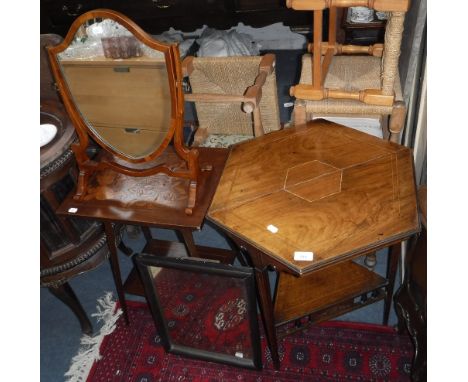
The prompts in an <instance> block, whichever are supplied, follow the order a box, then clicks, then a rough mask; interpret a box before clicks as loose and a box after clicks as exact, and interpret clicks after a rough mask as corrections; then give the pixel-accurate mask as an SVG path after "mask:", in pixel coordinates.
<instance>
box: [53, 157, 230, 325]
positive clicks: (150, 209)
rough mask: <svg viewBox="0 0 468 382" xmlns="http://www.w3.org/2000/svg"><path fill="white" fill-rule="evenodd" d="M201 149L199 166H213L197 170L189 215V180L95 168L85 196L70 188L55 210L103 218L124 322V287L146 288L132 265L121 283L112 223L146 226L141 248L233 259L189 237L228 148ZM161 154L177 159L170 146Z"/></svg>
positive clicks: (202, 213)
mask: <svg viewBox="0 0 468 382" xmlns="http://www.w3.org/2000/svg"><path fill="white" fill-rule="evenodd" d="M199 151H200V165H201V166H202V167H203V166H204V165H205V164H210V165H211V166H212V169H211V170H210V171H202V172H201V176H200V180H199V185H198V187H199V188H198V192H197V202H196V207H195V208H194V210H193V214H192V215H187V214H185V212H184V210H185V206H186V200H187V191H186V190H187V186H188V184H187V182H188V180H185V179H182V178H174V177H169V176H167V175H165V174H156V175H153V176H148V177H144V178H138V177H131V176H126V175H124V174H119V173H116V172H114V171H111V170H104V171H100V172H96V173H95V174H94V175H93V178H91V179H90V182H89V186H88V190H87V195H86V197H85V198H84V200H80V201H76V200H74V199H73V195H74V193H73V192H71V193H70V194H69V195H68V197H67V198H66V199H65V200H64V201H63V203H62V204H61V205H60V207H59V208H58V210H57V214H59V215H65V216H74V217H80V218H85V219H92V220H98V221H102V222H103V224H104V227H105V232H106V235H107V245H108V246H109V251H110V263H111V267H112V274H113V277H114V282H115V285H116V289H117V294H118V296H119V300H120V304H121V306H122V310H123V312H124V316H125V318H126V319H127V322H128V316H127V306H126V303H125V298H124V291H125V292H127V293H130V294H136V295H140V296H144V290H143V286H142V285H141V282H140V279H139V277H138V275H137V273H136V270H135V269H133V270H132V272H131V273H130V275H129V276H128V278H127V281H126V282H125V286H124V285H122V278H121V274H120V266H119V262H118V257H117V246H116V242H118V238H116V235H115V229H114V226H115V225H121V224H134V225H138V226H142V227H144V228H143V232H144V233H145V238H146V240H147V244H146V246H145V248H144V249H143V252H145V253H155V254H158V255H162V256H164V255H167V254H169V253H171V255H172V256H173V255H174V254H176V255H177V254H179V255H180V256H184V255H185V256H186V255H187V254H189V255H190V256H193V257H199V256H200V255H201V254H203V257H208V258H212V259H216V260H220V261H222V262H231V261H232V260H233V258H234V253H233V252H232V251H228V250H224V249H218V248H216V249H213V248H210V247H201V246H197V245H195V243H194V241H193V236H192V232H193V231H194V230H199V229H201V227H202V225H203V222H204V219H205V215H206V212H207V210H208V207H209V205H210V203H211V200H212V198H213V195H214V192H215V190H216V186H217V184H218V182H219V179H220V177H221V173H222V170H223V168H224V164H225V162H226V158H227V156H228V153H229V150H227V149H216V148H199ZM164 155H165V158H166V160H167V161H168V162H170V161H172V160H177V158H176V157H175V156H174V155H175V154H173V153H172V152H171V150H167V152H166V153H165V154H164ZM163 160H164V158H163ZM148 227H157V228H165V229H173V230H176V231H177V232H179V233H180V234H181V235H182V237H183V243H177V242H167V241H161V240H156V239H154V238H152V237H151V233H150V231H149V228H148Z"/></svg>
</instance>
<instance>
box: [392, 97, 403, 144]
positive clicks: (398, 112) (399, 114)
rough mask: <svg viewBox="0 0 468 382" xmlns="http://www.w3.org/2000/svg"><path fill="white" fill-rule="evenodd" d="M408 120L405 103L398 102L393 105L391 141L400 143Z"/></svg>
mask: <svg viewBox="0 0 468 382" xmlns="http://www.w3.org/2000/svg"><path fill="white" fill-rule="evenodd" d="M405 118H406V106H405V103H404V102H403V101H397V102H395V104H394V105H393V111H392V115H391V116H390V122H389V126H388V129H389V130H390V141H392V142H395V143H400V133H401V130H402V129H403V125H404V123H405Z"/></svg>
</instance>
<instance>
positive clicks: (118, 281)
mask: <svg viewBox="0 0 468 382" xmlns="http://www.w3.org/2000/svg"><path fill="white" fill-rule="evenodd" d="M104 230H105V232H106V236H107V245H108V246H109V252H110V255H109V262H110V266H111V269H112V276H113V278H114V283H115V288H116V289H117V295H118V297H119V301H120V306H121V308H122V312H123V315H124V318H125V322H126V323H127V325H128V324H129V323H130V321H129V319H128V311H127V302H126V301H125V293H124V289H123V284H122V276H121V274H120V265H119V259H118V253H117V245H116V237H115V232H114V224H113V223H110V222H105V223H104Z"/></svg>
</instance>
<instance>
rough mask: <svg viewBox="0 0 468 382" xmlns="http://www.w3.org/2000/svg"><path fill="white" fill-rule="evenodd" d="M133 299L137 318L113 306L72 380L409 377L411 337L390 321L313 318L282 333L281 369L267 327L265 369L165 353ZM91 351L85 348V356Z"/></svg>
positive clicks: (141, 381) (138, 381) (144, 309)
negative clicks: (309, 323) (274, 361)
mask: <svg viewBox="0 0 468 382" xmlns="http://www.w3.org/2000/svg"><path fill="white" fill-rule="evenodd" d="M128 305H129V318H130V322H131V325H129V326H127V325H126V324H125V321H124V319H123V317H118V316H116V315H115V314H114V315H113V317H114V318H113V319H111V321H112V320H114V323H115V324H113V328H112V330H109V325H107V326H106V324H105V325H104V326H105V327H107V332H106V333H108V334H106V335H103V336H102V337H103V339H102V341H100V346H99V344H98V343H95V347H96V346H97V347H98V348H99V353H100V355H96V354H95V355H94V359H95V361H94V363H93V362H92V361H91V363H90V364H89V366H88V367H83V365H76V364H77V363H80V362H82V360H83V357H81V358H80V355H78V356H77V357H75V358H76V359H75V369H77V368H78V369H80V368H81V369H82V373H81V376H77V375H75V376H73V372H69V373H68V374H67V375H68V376H72V377H71V379H70V381H85V380H86V381H88V382H109V381H122V382H123V381H125V382H152V381H193V382H195V381H196V382H212V381H213V382H215V381H232V382H234V381H236V382H237V381H256V382H257V381H262V382H266V381H268V382H276V381H294V382H298V381H409V380H410V378H409V373H410V365H411V360H412V356H413V347H412V344H411V341H410V339H409V337H407V336H401V335H398V334H397V333H396V332H395V331H394V330H393V329H392V328H390V327H384V326H379V325H370V324H358V323H350V322H338V321H329V322H325V323H322V324H318V325H315V326H311V327H310V328H308V329H305V330H303V331H301V332H297V333H295V334H293V335H290V336H287V337H285V338H283V339H282V340H280V341H279V345H280V358H281V368H280V370H279V371H276V370H275V369H274V368H273V365H272V362H271V357H270V354H269V351H268V348H267V346H266V341H265V338H264V337H263V335H262V352H263V370H258V371H257V370H255V371H253V370H247V369H242V368H238V367H233V366H226V365H223V364H219V363H213V362H206V361H201V360H194V359H190V358H186V357H181V356H177V355H173V354H166V353H165V351H164V348H163V346H162V344H161V338H160V336H159V334H158V331H157V329H156V327H155V323H154V321H153V318H152V316H151V314H150V311H149V309H148V307H147V305H146V304H145V303H139V302H131V301H130V302H128ZM114 311H115V305H114ZM101 313H102V312H101ZM116 317H118V318H116ZM109 332H110V334H109ZM90 352H92V351H91V350H88V351H87V352H86V351H84V352H83V351H82V352H81V353H80V354H81V356H83V355H85V356H86V355H89V354H87V353H90ZM88 358H89V357H88ZM80 360H81V361H80ZM91 364H92V365H91ZM71 369H73V367H72V368H71ZM83 370H84V372H83ZM83 373H84V374H83Z"/></svg>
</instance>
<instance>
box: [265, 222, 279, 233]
mask: <svg viewBox="0 0 468 382" xmlns="http://www.w3.org/2000/svg"><path fill="white" fill-rule="evenodd" d="M267 230H268V231H270V232H271V233H276V232H278V227H276V226H274V225H273V224H270V225H269V226H268V227H267Z"/></svg>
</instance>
